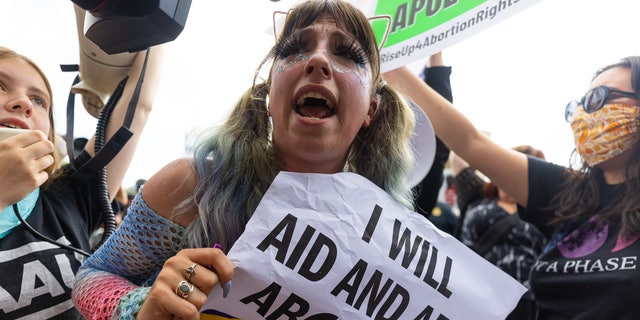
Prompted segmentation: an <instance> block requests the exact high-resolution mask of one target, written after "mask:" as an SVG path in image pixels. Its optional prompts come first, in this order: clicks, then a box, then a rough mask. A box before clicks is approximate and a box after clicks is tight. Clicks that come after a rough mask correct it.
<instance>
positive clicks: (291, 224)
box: [201, 172, 526, 320]
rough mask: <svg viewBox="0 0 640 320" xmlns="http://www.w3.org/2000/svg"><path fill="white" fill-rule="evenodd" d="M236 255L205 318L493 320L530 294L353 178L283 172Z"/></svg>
mask: <svg viewBox="0 0 640 320" xmlns="http://www.w3.org/2000/svg"><path fill="white" fill-rule="evenodd" d="M228 255H229V258H230V259H231V260H232V261H233V263H234V265H235V266H236V269H235V275H234V278H233V286H232V288H231V291H230V293H229V295H228V296H227V297H226V298H223V297H222V289H220V287H219V286H216V288H215V289H214V290H213V291H212V293H211V294H210V295H209V299H208V300H207V302H206V304H205V305H204V306H203V308H202V309H201V312H202V315H201V319H245V320H246V319H273V320H276V319H323V320H327V319H424V320H427V319H439V320H444V319H478V320H481V319H492V320H493V319H504V318H505V317H506V316H507V315H508V314H509V313H510V311H511V310H512V309H513V308H514V307H515V306H516V304H517V303H518V300H519V298H520V296H521V295H522V294H523V293H524V292H525V291H526V288H525V287H523V286H522V285H521V284H520V283H518V282H517V281H516V280H514V279H513V278H512V277H510V276H509V275H507V274H506V273H504V272H502V271H501V270H499V269H498V268H496V267H495V266H493V265H492V264H490V263H489V262H487V261H486V260H484V259H483V258H482V257H480V256H478V255H477V254H475V253H474V252H472V251H471V250H470V249H469V248H467V247H466V246H465V245H464V244H462V243H460V242H459V241H457V240H456V239H454V238H453V237H451V236H449V235H448V234H446V233H443V232H441V231H440V230H438V229H437V228H436V227H435V226H433V225H432V224H431V223H430V222H429V221H428V220H427V219H425V218H424V217H422V216H420V215H419V214H417V213H415V212H412V211H410V210H408V209H406V208H405V207H403V206H401V205H400V204H398V203H397V202H396V201H395V200H393V199H392V198H391V197H390V196H389V195H388V194H387V193H386V192H384V191H383V190H382V189H380V188H378V187H377V186H376V185H374V184H373V183H371V182H370V181H369V180H367V179H365V178H363V177H362V176H359V175H357V174H353V173H337V174H331V175H330V174H303V173H288V172H282V173H280V174H279V175H278V176H277V177H276V179H275V180H274V182H273V184H272V185H271V186H270V188H269V190H268V191H267V193H266V194H265V196H264V198H263V199H262V201H261V202H260V204H259V206H258V208H257V209H256V212H255V213H254V215H253V217H252V218H251V219H250V221H249V223H248V224H247V226H246V230H245V232H244V233H243V234H242V236H241V237H240V238H239V239H238V241H237V242H236V243H235V245H234V246H233V248H231V250H230V251H229V254H228ZM225 315H231V316H225Z"/></svg>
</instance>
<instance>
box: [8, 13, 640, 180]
mask: <svg viewBox="0 0 640 320" xmlns="http://www.w3.org/2000/svg"><path fill="white" fill-rule="evenodd" d="M460 1H463V0H460ZM505 1H507V0H505ZM512 1H513V0H512ZM520 1H526V0H520ZM294 2H295V1H294V0H283V1H280V2H276V3H274V2H271V1H269V0H251V1H224V2H223V1H209V0H193V2H192V5H191V10H190V12H189V17H188V19H187V24H186V27H185V29H184V30H183V32H182V33H181V34H180V36H179V37H178V39H176V40H175V41H173V42H171V43H169V44H168V48H167V59H166V62H165V71H164V76H163V79H162V83H161V86H160V93H159V95H158V97H157V99H156V101H157V103H156V104H155V106H154V111H153V113H152V115H151V118H150V119H149V122H148V125H147V128H146V129H145V132H144V133H143V136H142V140H141V142H140V147H139V151H138V153H137V155H136V157H135V159H134V162H133V164H132V166H131V168H130V171H129V173H128V174H127V176H126V178H125V181H124V184H125V186H130V185H133V184H134V182H135V180H137V179H138V178H148V177H150V176H151V175H152V174H153V173H154V172H156V171H157V170H159V169H160V168H161V167H162V166H164V165H165V164H166V163H168V162H169V161H171V160H173V159H175V158H178V157H181V156H185V155H186V153H185V151H184V140H185V136H186V135H188V134H189V132H191V131H192V130H193V129H194V128H202V127H203V126H204V125H206V124H213V123H219V122H220V121H221V120H222V119H223V117H224V116H225V114H226V112H227V111H228V110H229V108H230V107H231V106H232V104H233V103H234V102H235V101H236V100H237V98H238V97H239V95H240V94H241V93H242V92H243V91H244V90H245V89H246V88H248V86H250V84H251V81H252V79H253V73H254V71H255V67H256V66H257V65H258V63H259V62H260V61H261V60H262V58H263V56H264V54H265V53H266V52H267V50H268V49H269V48H270V46H271V45H272V44H273V37H272V36H270V35H268V34H267V33H266V32H265V30H267V29H268V28H270V26H271V16H272V14H271V13H272V12H273V10H275V9H284V8H287V7H288V6H290V5H291V4H292V3H294ZM0 3H2V4H3V6H2V8H3V9H2V10H0V27H1V28H2V30H3V32H2V36H1V37H0V39H2V40H1V41H0V45H3V46H7V47H10V48H12V49H14V50H16V51H18V52H20V53H23V54H25V55H27V56H29V57H31V58H33V59H34V60H35V61H36V62H37V63H39V64H40V66H41V67H42V68H43V69H44V70H45V72H46V73H47V75H48V76H49V79H50V81H51V82H52V85H53V90H54V108H55V109H56V126H57V131H58V132H59V133H61V134H64V130H65V127H66V124H65V114H66V98H67V94H68V92H69V88H70V85H71V82H72V81H73V78H74V76H75V74H65V73H62V72H60V68H59V65H60V64H71V63H78V41H77V35H76V25H75V16H74V12H73V7H72V2H71V1H70V0H0ZM638 9H640V4H638V3H637V2H635V1H629V0H607V1H600V0H541V1H540V2H539V3H537V4H534V5H533V6H531V7H529V8H527V9H525V10H524V11H522V12H520V13H518V14H517V15H515V16H513V17H510V18H507V19H506V20H504V21H502V22H500V23H499V24H497V25H495V26H492V27H490V28H489V29H487V30H484V31H482V32H480V33H478V34H476V35H474V36H473V37H471V38H469V39H466V40H464V41H462V42H460V43H458V44H455V45H453V46H452V47H450V48H447V49H445V50H444V59H445V63H447V64H450V65H452V66H453V74H452V86H453V93H454V104H455V105H456V107H457V108H458V109H459V110H461V111H462V112H464V113H465V114H466V115H467V116H468V117H469V118H470V119H471V121H472V122H473V123H475V124H476V125H477V126H478V127H479V128H481V129H482V130H485V131H488V132H490V133H491V136H492V138H493V139H494V140H495V141H497V142H498V143H500V144H502V145H504V146H506V147H511V146H515V145H518V144H525V143H526V144H531V145H533V146H534V147H536V148H539V149H541V150H543V151H544V152H545V154H546V155H547V158H548V160H550V161H552V162H555V163H559V164H563V165H566V164H567V163H568V160H569V155H570V153H571V151H572V150H573V137H572V133H571V130H570V127H569V125H568V124H567V123H565V121H564V119H563V111H564V106H565V105H566V103H567V102H568V101H569V100H571V99H577V98H580V97H581V96H582V95H583V94H584V92H585V90H586V87H587V86H588V84H589V80H590V79H591V75H592V74H593V72H594V71H595V70H596V69H597V68H599V67H601V66H603V65H605V64H609V63H611V62H615V61H617V60H618V59H619V58H621V57H624V56H627V55H638V54H640V50H639V49H640V41H638V40H637V39H636V37H637V34H638V31H637V30H638V22H637V21H638V18H637V17H638V12H640V10H638ZM425 59H426V57H425ZM425 61H426V60H422V61H419V62H416V63H413V64H411V68H412V69H415V70H416V72H419V69H420V68H421V67H422V65H423V64H424V62H425ZM76 105H77V107H76V123H77V124H76V128H75V136H90V135H91V134H93V132H94V131H95V119H93V118H91V117H90V116H88V115H87V113H86V111H85V110H84V108H83V107H82V106H81V102H80V101H79V100H78V102H77V104H76Z"/></svg>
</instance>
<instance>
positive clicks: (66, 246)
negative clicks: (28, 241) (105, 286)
mask: <svg viewBox="0 0 640 320" xmlns="http://www.w3.org/2000/svg"><path fill="white" fill-rule="evenodd" d="M13 212H14V213H15V214H16V217H17V218H18V221H20V223H22V224H23V225H24V226H25V227H26V228H27V230H29V232H31V233H33V234H34V235H35V236H36V237H38V238H40V239H42V240H44V241H46V242H49V243H52V244H54V245H56V246H59V247H61V248H65V249H69V250H71V251H73V252H77V253H79V254H81V255H83V256H87V257H88V256H90V255H91V254H90V253H88V252H86V251H84V250H82V249H78V248H75V247H72V246H70V245H66V244H64V243H60V242H58V241H55V240H53V239H51V238H49V237H47V236H45V235H44V234H42V233H40V232H38V230H36V229H34V228H33V227H32V226H31V225H30V224H28V223H27V222H26V221H25V220H24V219H23V218H22V216H21V215H20V210H19V209H18V205H17V204H15V203H14V204H13Z"/></svg>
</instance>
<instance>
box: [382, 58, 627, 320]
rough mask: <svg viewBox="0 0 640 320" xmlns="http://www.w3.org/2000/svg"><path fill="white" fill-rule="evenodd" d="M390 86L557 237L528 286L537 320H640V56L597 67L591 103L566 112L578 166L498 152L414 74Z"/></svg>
mask: <svg viewBox="0 0 640 320" xmlns="http://www.w3.org/2000/svg"><path fill="white" fill-rule="evenodd" d="M385 79H386V80H387V81H388V82H389V83H391V84H392V85H393V86H395V87H396V88H401V89H402V90H401V91H402V92H403V93H404V94H406V95H408V96H409V97H411V98H412V99H413V100H414V101H415V102H416V103H417V104H418V105H419V106H420V107H421V108H422V109H423V110H424V111H425V112H426V114H427V115H428V116H429V118H430V119H431V121H432V123H433V126H434V129H435V131H436V134H437V135H438V137H439V138H440V139H442V140H443V141H444V142H445V144H447V146H448V147H449V148H450V149H451V150H452V151H453V152H455V153H456V154H458V155H459V156H460V157H462V158H463V159H465V160H466V161H467V162H468V163H469V164H470V165H471V166H472V167H474V168H476V169H477V170H479V171H480V172H482V173H483V174H485V175H486V176H487V177H488V178H489V179H490V180H491V181H492V182H493V183H494V184H495V185H496V186H498V187H499V188H501V189H503V190H505V191H506V192H507V193H509V194H510V195H511V196H512V197H513V198H514V199H515V200H516V201H517V202H518V203H519V204H520V205H521V206H522V207H525V208H523V209H522V210H521V212H520V215H521V217H522V218H523V219H524V220H526V221H529V222H531V223H532V224H534V225H535V226H536V227H537V228H538V229H540V230H541V231H542V232H543V233H544V234H545V235H546V236H547V237H548V239H550V240H549V242H548V244H547V245H546V247H545V248H544V250H543V252H542V253H541V254H540V255H539V257H538V259H537V261H536V263H535V265H534V266H533V269H532V272H531V276H530V279H529V280H530V284H531V290H532V292H533V293H534V295H535V299H536V304H537V306H538V319H639V318H640V308H638V306H637V296H638V294H640V273H638V264H639V261H638V255H639V254H640V241H638V239H639V238H640V197H638V191H640V143H639V141H638V127H639V124H640V122H639V121H640V101H639V99H640V57H639V56H631V57H625V58H623V59H621V60H620V61H619V62H617V63H614V64H612V65H609V66H606V67H604V68H602V69H600V70H598V71H597V72H596V73H595V75H594V77H593V79H592V81H591V84H590V86H589V88H588V89H587V91H586V93H585V94H584V96H583V97H582V98H580V99H579V100H578V101H574V102H571V103H569V104H568V105H567V107H566V111H565V118H566V120H567V121H569V122H570V124H571V128H572V129H573V133H574V137H575V144H576V151H577V154H578V155H579V156H580V157H581V158H582V159H583V161H582V164H581V166H580V167H579V168H567V167H563V166H560V165H556V164H553V163H549V162H546V161H544V160H542V159H537V158H535V157H531V156H526V155H524V154H522V153H520V152H517V151H515V150H512V149H509V148H505V147H502V146H499V145H498V144H496V143H495V142H493V141H492V140H491V139H490V138H489V137H487V136H486V135H485V134H484V133H482V132H481V131H480V130H478V129H477V128H476V127H475V126H473V124H472V123H471V122H470V121H469V120H468V119H467V118H466V117H465V116H464V115H462V114H461V113H460V112H458V111H457V110H456V109H455V108H454V107H453V106H452V105H451V104H450V103H449V102H448V101H446V100H445V99H443V98H441V97H440V96H438V95H437V94H436V93H435V92H434V91H433V90H432V89H431V88H429V87H428V86H426V85H424V83H422V81H421V80H420V79H419V78H417V77H416V76H415V75H413V74H412V73H411V71H409V70H408V69H407V68H404V67H403V68H399V69H396V70H394V71H391V72H388V73H386V74H385Z"/></svg>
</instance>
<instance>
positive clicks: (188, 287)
mask: <svg viewBox="0 0 640 320" xmlns="http://www.w3.org/2000/svg"><path fill="white" fill-rule="evenodd" d="M191 292H193V283H191V282H188V281H186V280H182V281H180V282H178V286H177V287H176V294H177V295H179V296H181V297H183V298H184V299H186V298H187V297H188V296H189V294H191Z"/></svg>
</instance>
